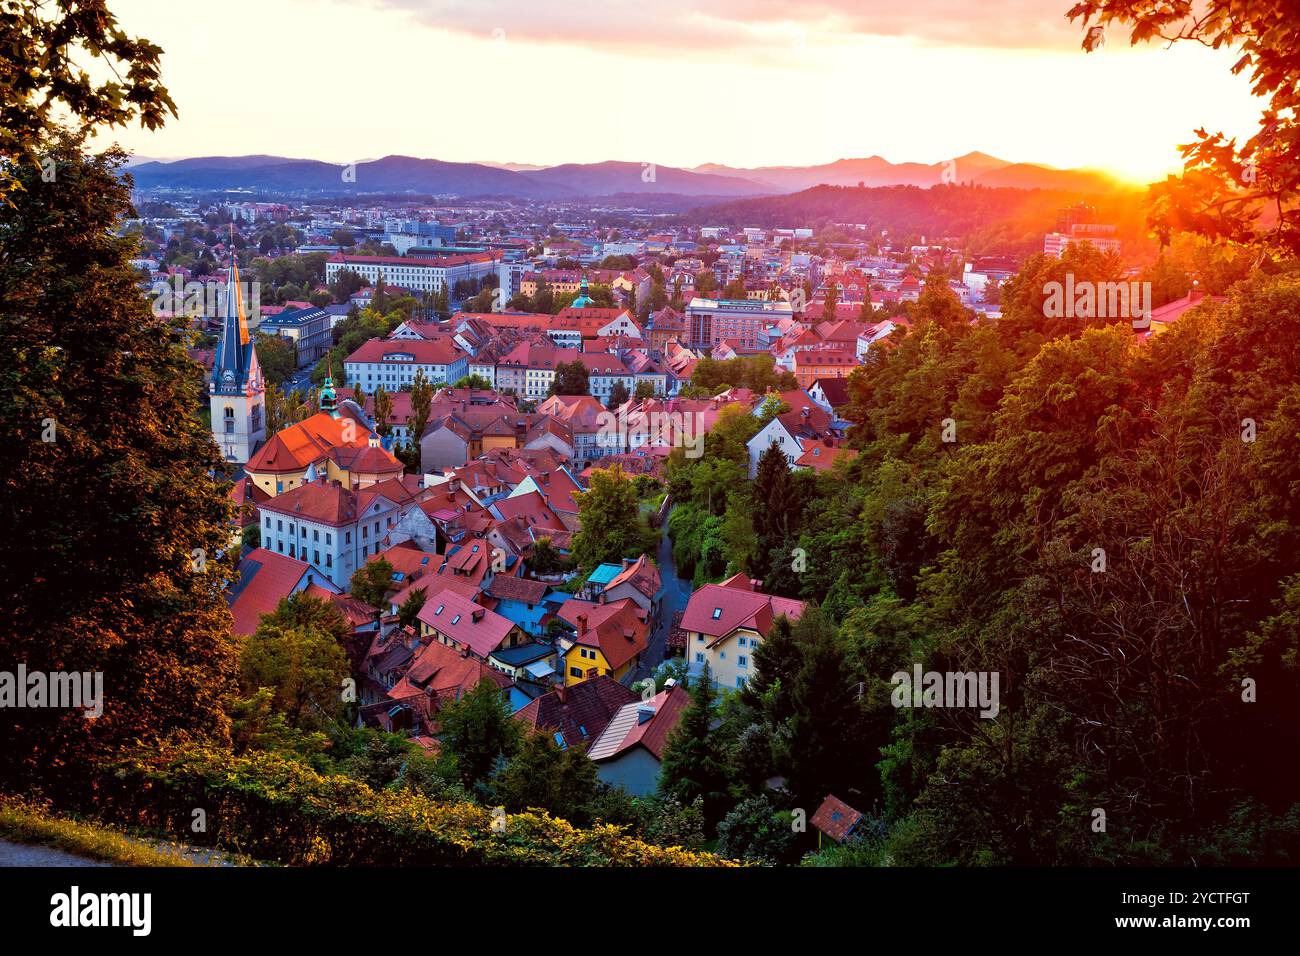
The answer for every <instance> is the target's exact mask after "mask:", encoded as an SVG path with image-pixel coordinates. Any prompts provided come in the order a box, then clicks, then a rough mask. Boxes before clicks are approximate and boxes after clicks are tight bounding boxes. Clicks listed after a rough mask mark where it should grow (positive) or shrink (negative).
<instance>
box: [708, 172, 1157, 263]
mask: <svg viewBox="0 0 1300 956" xmlns="http://www.w3.org/2000/svg"><path fill="white" fill-rule="evenodd" d="M1140 199H1141V192H1140V191H1139V190H1134V189H1116V190H1115V191H1113V192H1110V193H1102V194H1088V195H1084V194H1082V193H1074V192H1068V191H1063V190H1046V189H1011V188H989V187H985V186H967V185H940V186H933V187H931V188H929V189H921V188H920V187H917V186H880V187H875V188H872V187H865V188H859V187H856V186H815V187H813V188H812V189H805V190H804V191H803V192H798V193H792V194H790V195H788V196H766V197H762V198H758V199H742V200H735V201H732V202H725V203H719V204H716V205H711V206H703V207H700V208H697V209H695V210H694V211H693V212H692V213H691V214H690V218H691V220H692V221H694V222H699V223H704V224H706V225H725V226H736V227H744V226H758V227H764V228H782V227H789V226H791V225H792V224H796V223H797V224H799V225H801V226H812V227H814V228H815V229H818V230H820V229H824V228H827V227H831V226H834V225H836V224H839V223H859V224H862V225H865V226H866V227H867V228H868V229H869V230H870V231H871V232H873V233H874V234H876V235H879V233H880V230H882V229H884V230H888V231H889V234H890V236H896V237H899V238H905V237H908V236H916V237H920V236H928V237H938V236H955V237H959V238H961V239H963V240H966V242H967V245H968V246H969V247H970V248H971V249H972V250H973V251H974V252H976V253H977V254H981V255H1028V254H1030V253H1033V252H1036V251H1039V250H1041V249H1042V247H1043V234H1044V233H1047V232H1051V231H1053V230H1054V229H1055V228H1056V217H1057V213H1058V212H1059V210H1061V209H1062V208H1064V207H1066V206H1072V205H1074V204H1075V203H1078V202H1080V201H1086V202H1088V203H1090V204H1091V205H1092V206H1094V207H1095V208H1096V210H1097V219H1098V221H1100V222H1108V223H1115V225H1116V226H1118V227H1119V235H1120V238H1122V239H1126V240H1130V241H1131V240H1138V239H1141V238H1143V237H1144V234H1145V232H1146V229H1145V224H1144V221H1143V211H1142V203H1141V202H1140Z"/></svg>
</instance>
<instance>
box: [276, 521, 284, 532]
mask: <svg viewBox="0 0 1300 956" xmlns="http://www.w3.org/2000/svg"><path fill="white" fill-rule="evenodd" d="M275 530H276V531H283V530H284V522H283V521H281V520H279V519H278V518H277V519H276V521H275Z"/></svg>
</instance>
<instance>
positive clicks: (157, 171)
mask: <svg viewBox="0 0 1300 956" xmlns="http://www.w3.org/2000/svg"><path fill="white" fill-rule="evenodd" d="M516 165H518V164H516ZM643 170H644V167H643V166H642V165H641V164H640V163H616V162H608V163H590V164H576V163H571V164H567V165H564V166H552V167H549V168H545V169H541V168H538V169H527V168H516V169H507V168H503V167H501V166H489V165H487V164H484V163H447V162H443V161H441V160H437V159H417V158H414V157H411V156H385V157H383V158H382V159H377V160H373V161H371V162H362V163H357V164H356V166H355V176H352V177H351V178H350V179H345V178H344V172H345V167H343V166H341V165H338V164H335V163H325V162H321V161H319V160H314V159H286V158H284V157H280V156H233V157H232V156H204V157H198V158H194V159H182V160H177V161H175V162H170V163H164V162H157V161H152V162H143V163H140V164H138V165H136V166H133V167H132V168H131V170H130V172H131V175H132V176H134V177H135V185H136V188H137V189H144V190H149V189H159V188H171V189H200V190H220V189H241V190H242V189H247V190H253V191H256V192H264V193H284V194H330V195H347V194H358V193H384V194H390V195H391V194H400V193H417V194H430V195H453V196H517V197H520V198H523V199H574V198H583V197H594V196H610V195H614V194H623V193H672V194H677V195H679V196H712V197H725V196H755V195H762V194H764V193H766V192H770V191H771V190H770V189H766V188H764V187H761V186H758V185H756V184H754V183H750V182H747V181H745V180H743V179H738V178H735V177H728V176H711V175H708V174H705V173H692V172H688V171H686V170H682V169H674V168H672V167H668V166H659V167H657V168H655V170H654V177H653V179H650V178H648V177H647V178H646V179H643V178H642V174H643Z"/></svg>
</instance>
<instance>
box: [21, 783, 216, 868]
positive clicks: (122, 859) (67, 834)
mask: <svg viewBox="0 0 1300 956" xmlns="http://www.w3.org/2000/svg"><path fill="white" fill-rule="evenodd" d="M0 837H4V838H6V839H9V840H12V841H13V842H15V843H26V844H36V845H39V846H48V847H54V848H56V849H59V850H65V851H67V852H68V853H73V854H76V855H77V856H83V857H89V858H91V859H94V860H103V861H105V862H107V863H115V864H117V865H119V866H193V865H194V864H193V863H191V862H190V861H189V860H187V859H186V858H185V857H184V856H183V855H182V853H181V851H180V850H179V849H176V850H163V849H155V848H153V847H150V846H146V845H144V844H141V843H139V842H137V841H136V840H134V839H132V838H130V837H128V836H126V835H125V834H122V833H118V832H117V831H116V830H110V829H108V828H106V827H103V826H100V825H98V824H91V823H83V822H81V821H79V820H74V819H72V818H70V817H64V816H57V815H55V814H53V813H51V812H49V811H48V810H46V809H44V808H42V807H40V806H37V805H35V804H31V803H27V802H25V801H21V800H13V799H7V798H0Z"/></svg>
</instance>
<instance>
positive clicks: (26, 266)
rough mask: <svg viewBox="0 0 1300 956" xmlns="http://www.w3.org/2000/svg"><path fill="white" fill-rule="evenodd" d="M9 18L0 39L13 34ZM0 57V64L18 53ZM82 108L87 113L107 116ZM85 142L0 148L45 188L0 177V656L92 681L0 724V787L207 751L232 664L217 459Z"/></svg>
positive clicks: (183, 367)
mask: <svg viewBox="0 0 1300 956" xmlns="http://www.w3.org/2000/svg"><path fill="white" fill-rule="evenodd" d="M55 8H57V9H58V10H59V11H62V12H63V13H65V14H66V12H67V5H66V4H58V5H55ZM91 8H94V9H100V10H101V13H100V14H98V15H95V14H92V13H91V12H90V9H84V10H81V12H79V13H78V17H77V18H76V21H75V22H77V23H81V24H83V25H84V24H92V25H94V29H100V28H101V27H102V28H104V29H109V28H111V26H112V21H111V19H105V18H104V15H103V14H102V5H100V4H91ZM24 9H27V8H24ZM50 9H53V8H50ZM50 9H46V11H45V13H46V14H48V13H49V12H50ZM27 15H28V14H20V15H19V20H18V21H15V22H13V23H11V22H8V21H6V22H4V23H3V24H0V30H4V31H5V32H6V34H8V33H9V31H12V30H14V29H30V26H27V27H23V26H21V24H22V23H26V22H27V21H25V20H23V19H22V18H23V17H25V16H27ZM30 15H31V16H36V15H37V12H36V11H33V12H32V13H31V14H30ZM70 23H71V21H70ZM78 36H80V34H78V33H77V32H76V31H73V35H72V36H71V38H70V40H69V52H70V51H71V49H72V47H73V46H75V41H76V39H77V37H78ZM22 42H27V41H22ZM11 46H12V45H11V44H6V47H5V51H4V52H2V53H0V62H5V61H6V60H7V58H9V57H11V56H15V55H21V56H26V55H27V52H26V51H24V52H21V53H18V52H16V51H15V50H14V49H11ZM51 56H52V57H53V59H52V60H51V63H50V64H47V66H46V67H44V68H42V70H40V71H38V73H36V74H33V75H32V76H31V77H29V78H27V79H25V80H23V82H29V83H32V84H36V87H35V88H43V87H44V84H46V83H48V82H52V81H53V80H52V77H51V75H50V74H49V72H48V70H49V69H54V70H55V71H56V73H57V71H59V70H61V69H63V65H62V64H65V63H66V61H65V60H64V59H63V52H62V51H61V52H59V53H57V54H54V53H52V54H51ZM142 62H145V61H142ZM141 82H142V83H143V86H142V89H144V90H147V89H149V88H151V87H153V86H154V85H155V81H154V79H153V78H152V77H146V78H144V79H142V81H141ZM69 95H74V96H76V97H82V96H83V95H88V94H83V93H81V92H70V93H69ZM96 102H98V101H96ZM23 104H26V106H24V105H23ZM29 107H31V103H30V101H29V100H26V99H24V98H22V97H20V98H19V99H17V100H14V99H12V98H11V97H9V96H6V98H5V102H4V105H3V107H0V110H3V113H4V115H5V117H6V120H5V124H4V129H5V133H4V134H3V135H4V136H5V137H6V140H5V142H6V143H8V142H9V140H8V139H7V137H8V136H9V134H10V133H11V132H12V131H14V130H28V131H29V133H31V134H32V135H36V134H37V129H36V127H33V126H32V125H31V124H33V123H36V124H41V123H43V122H44V120H43V119H42V118H40V117H35V116H29V117H26V118H23V117H22V116H21V115H19V114H20V113H22V111H23V110H25V109H27V108H29ZM87 109H88V110H90V111H91V113H93V114H94V115H96V116H99V115H102V113H103V112H104V111H106V110H110V104H104V103H99V104H98V105H94V104H89V103H88V105H87ZM40 128H42V129H43V128H44V127H43V126H42V127H40ZM85 146H86V144H85V143H84V141H82V140H81V139H78V138H66V137H65V138H61V139H57V140H55V139H50V138H48V137H43V138H41V139H40V140H39V142H25V143H23V144H21V146H15V147H14V149H15V150H16V152H12V153H11V155H13V156H17V155H26V150H28V149H29V148H34V149H36V150H37V151H38V152H40V153H41V154H42V155H44V156H46V157H47V158H48V159H49V160H50V161H51V162H53V163H54V164H55V167H56V168H57V180H56V181H55V182H43V181H42V179H41V175H40V174H41V169H40V167H38V166H35V165H31V164H27V163H10V164H8V165H7V166H6V175H12V176H13V177H14V179H15V182H13V183H12V184H11V185H12V189H11V190H10V191H9V193H8V203H7V204H3V205H0V351H2V352H3V355H4V356H5V360H4V363H3V367H4V371H3V373H0V404H3V407H4V408H5V426H4V430H5V435H6V440H5V441H4V442H3V443H0V446H2V447H3V451H0V455H2V456H3V460H4V469H3V474H4V476H5V477H4V481H5V483H6V488H5V493H4V494H3V495H0V502H2V503H0V514H3V520H4V527H5V529H6V538H7V544H6V557H5V560H4V561H3V562H0V565H2V567H0V594H3V596H4V600H3V602H2V603H3V609H2V610H0V651H2V652H3V657H4V658H5V659H6V660H9V661H11V662H13V661H22V662H25V664H26V666H27V668H28V669H29V671H32V672H35V671H81V672H100V673H102V674H103V675H104V714H103V716H102V717H100V718H98V719H95V720H87V719H85V717H84V716H83V714H82V713H81V712H80V711H77V710H68V709H60V708H37V709H26V710H22V711H17V710H14V709H11V708H6V709H4V710H3V711H0V722H2V723H3V724H4V729H3V734H4V739H5V744H4V746H3V747H2V748H0V782H3V781H5V780H8V781H16V780H24V781H30V780H31V779H32V775H33V774H36V775H37V776H38V779H39V775H40V774H42V773H46V774H51V775H52V774H57V773H63V772H71V771H84V769H85V768H86V767H87V766H88V765H90V764H91V763H92V762H93V761H94V760H95V759H98V758H99V757H102V756H103V755H105V754H108V753H110V752H111V751H113V750H114V749H115V748H117V747H119V746H121V745H124V744H128V743H129V744H143V745H146V746H147V745H149V743H150V742H152V741H157V740H160V739H162V738H164V737H167V736H169V735H181V736H185V735H191V736H195V737H212V738H215V739H217V740H222V739H224V738H225V736H226V734H227V732H228V729H229V723H228V721H227V720H226V717H225V715H224V709H223V700H224V698H225V696H226V694H227V693H228V692H229V691H230V690H231V689H232V688H233V680H234V677H235V664H236V651H235V648H234V646H233V644H232V641H231V638H230V613H229V611H228V610H227V608H226V605H225V601H224V600H223V598H222V595H221V590H222V586H223V582H224V581H225V580H227V579H229V578H230V577H231V575H232V574H233V567H232V560H233V557H234V555H233V554H231V553H229V552H227V551H226V549H227V548H229V544H230V534H231V529H230V524H229V522H230V519H231V517H232V509H231V504H230V501H229V499H228V498H227V495H226V488H225V487H224V486H223V483H222V481H221V479H220V477H218V478H217V480H215V481H214V480H213V479H212V478H211V477H209V472H213V473H215V474H217V475H218V476H220V474H221V470H222V468H223V464H222V462H221V460H220V457H219V455H218V452H217V449H216V446H215V445H214V444H213V442H212V439H211V436H210V434H209V433H208V430H207V427H206V426H205V425H204V423H203V422H202V421H201V419H200V418H199V417H198V416H196V415H194V414H193V412H194V396H195V394H196V393H197V392H198V390H199V388H200V382H201V378H200V372H199V369H198V367H197V366H196V365H195V363H193V362H192V361H190V359H189V358H188V357H187V355H186V352H185V349H186V347H187V346H188V345H189V343H190V340H191V336H190V332H189V329H188V328H187V322H186V320H184V319H172V318H164V317H160V316H156V315H154V314H152V312H151V310H150V308H149V303H148V301H147V299H146V298H145V297H144V296H142V295H140V293H139V288H138V286H137V284H136V283H137V280H138V275H137V274H136V272H135V271H134V270H133V269H132V268H131V267H130V265H129V260H130V259H131V258H133V257H134V256H135V255H136V254H137V253H136V249H137V248H138V246H137V244H136V242H137V240H136V238H135V237H133V236H128V237H119V236H118V234H117V226H118V224H119V222H120V220H121V219H122V218H123V217H126V216H128V215H129V214H130V208H131V207H130V195H129V189H128V186H127V184H125V183H124V182H123V181H122V180H121V179H120V178H119V174H120V171H121V166H122V163H123V162H124V160H125V157H124V156H123V154H122V153H120V152H118V151H109V152H107V153H104V154H102V155H98V156H93V155H88V154H87V153H86V151H85ZM223 553H224V554H225V556H224V557H223ZM18 714H21V720H19V719H17V717H16V716H15V715H18ZM50 779H52V778H50Z"/></svg>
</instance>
